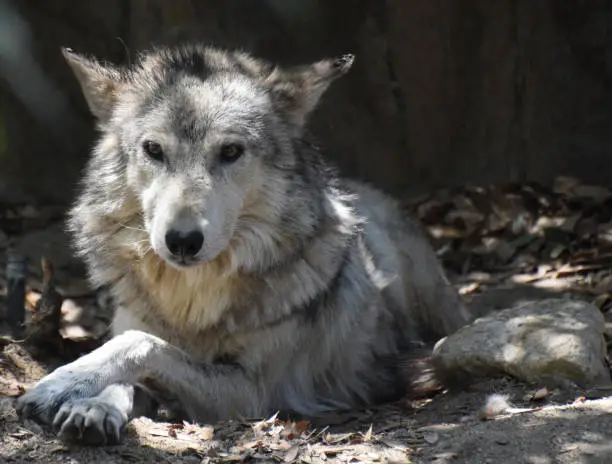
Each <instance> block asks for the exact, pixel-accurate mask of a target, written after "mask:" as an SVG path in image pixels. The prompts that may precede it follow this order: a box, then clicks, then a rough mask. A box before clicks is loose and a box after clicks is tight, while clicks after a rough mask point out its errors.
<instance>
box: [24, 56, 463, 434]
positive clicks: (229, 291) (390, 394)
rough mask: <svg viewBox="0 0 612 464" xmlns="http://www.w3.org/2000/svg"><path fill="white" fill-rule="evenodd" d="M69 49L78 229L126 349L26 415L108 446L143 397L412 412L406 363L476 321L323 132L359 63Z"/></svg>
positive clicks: (109, 354) (44, 389)
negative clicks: (332, 153) (330, 100)
mask: <svg viewBox="0 0 612 464" xmlns="http://www.w3.org/2000/svg"><path fill="white" fill-rule="evenodd" d="M64 53H65V56H66V59H67V61H68V63H69V64H70V66H71V67H72V69H73V71H74V73H75V75H76V77H77V79H78V80H79V82H80V84H81V87H82V89H83V93H84V95H85V98H86V100H87V102H88V104H89V107H90V109H91V111H92V113H93V114H94V115H95V117H96V118H97V121H98V127H99V131H100V134H99V138H98V140H97V143H96V145H95V148H94V149H93V153H92V156H91V159H90V161H89V163H88V165H87V168H86V171H85V175H84V179H83V182H82V191H81V193H80V195H79V196H78V199H77V201H76V203H75V205H74V207H73V208H72V210H71V213H70V219H69V228H70V230H71V232H72V234H73V236H74V240H75V244H76V248H77V249H78V252H79V254H80V256H81V257H82V258H83V259H84V260H85V261H86V263H87V266H88V270H89V274H90V277H91V281H92V284H93V285H95V286H107V287H108V288H109V289H110V291H111V292H112V295H113V298H114V301H115V303H116V305H117V310H116V315H115V318H114V322H113V334H114V337H113V338H112V339H111V340H110V341H108V342H107V343H106V344H105V345H104V346H102V347H101V348H99V349H98V350H96V351H94V352H92V353H91V354H89V355H86V356H84V357H82V358H80V359H79V360H77V361H75V362H74V363H71V364H69V365H67V366H64V367H61V368H59V369H58V370H56V371H55V372H53V373H51V374H50V375H49V376H47V377H45V378H44V379H43V380H42V381H41V382H40V383H39V384H38V385H37V386H36V387H35V388H34V389H32V390H30V391H28V392H27V393H26V394H25V395H23V396H22V398H21V399H20V402H19V410H20V412H21V413H22V414H24V415H29V416H34V417H36V418H38V419H39V420H41V421H42V422H47V423H54V424H55V426H56V427H58V429H59V430H60V435H61V436H62V437H64V438H67V439H69V438H78V439H83V440H85V441H88V442H91V443H104V442H108V441H116V440H117V439H119V437H120V433H121V430H122V428H123V426H124V424H125V423H126V421H127V420H128V419H129V417H131V416H132V415H134V414H135V412H134V408H135V405H134V398H135V391H136V397H138V396H139V395H140V394H142V393H143V392H145V393H144V394H145V395H153V396H155V397H156V399H158V400H161V401H170V400H171V399H174V403H175V404H178V405H179V406H180V408H181V409H182V411H183V412H184V413H185V414H187V415H188V416H189V417H190V418H192V419H196V420H204V421H212V420H219V419H225V418H229V417H235V416H238V415H243V416H249V417H254V416H261V415H264V414H269V413H272V412H274V411H276V410H285V411H293V412H297V413H300V414H304V415H310V416H312V415H319V414H323V413H325V412H327V411H330V410H334V409H338V408H351V407H355V406H359V405H364V404H371V403H374V402H377V401H381V400H385V399H392V398H397V397H398V396H399V395H401V394H402V393H403V391H404V387H405V386H406V384H405V382H403V381H402V380H401V379H400V376H399V370H400V369H399V367H400V361H399V360H400V359H401V358H402V356H403V354H405V353H407V352H409V351H410V350H411V349H412V348H414V346H416V345H418V343H420V342H433V341H435V340H437V339H438V338H439V337H442V336H444V335H446V334H449V333H451V332H454V331H455V330H456V329H458V328H459V327H461V326H462V325H463V324H464V323H465V322H466V321H467V319H468V314H467V312H466V310H465V308H464V307H463V306H462V304H461V302H460V300H459V298H458V296H457V294H456V293H455V291H454V290H453V289H452V287H451V286H450V285H449V283H448V282H447V280H446V278H445V276H444V273H443V271H442V269H441V267H440V265H439V263H438V261H437V258H436V256H435V254H434V252H433V250H432V249H431V247H430V245H429V243H428V241H427V239H426V237H425V236H424V235H423V234H422V233H421V231H420V230H419V226H418V225H417V224H416V223H415V222H413V221H412V220H410V219H407V218H406V217H405V215H403V214H402V213H401V212H400V210H399V208H398V206H397V205H396V203H395V202H394V201H393V200H392V199H391V198H389V197H388V196H386V195H384V194H383V193H381V192H380V191H378V190H376V189H374V188H371V187H369V186H366V185H364V184H362V183H359V182H355V181H349V180H345V179H342V178H340V177H339V176H338V175H337V173H336V172H335V170H334V169H333V168H332V167H331V166H330V164H329V163H328V162H327V160H325V159H324V158H323V156H322V155H321V153H320V152H319V150H318V149H317V148H316V147H315V146H313V144H312V143H311V142H310V141H309V139H308V136H307V135H306V131H305V128H304V126H305V124H306V122H307V120H308V117H309V116H310V114H311V112H312V111H313V110H314V108H315V106H316V105H317V102H318V101H319V99H320V97H321V96H322V94H323V93H324V92H325V90H326V89H327V87H328V86H329V84H330V83H331V82H332V81H334V80H335V79H336V78H337V77H340V76H341V75H343V74H345V73H346V72H347V71H348V70H349V68H350V67H351V64H352V62H353V57H352V56H350V55H345V56H342V57H339V58H336V59H328V60H322V61H320V62H317V63H314V64H311V65H305V66H298V67H293V68H288V69H283V68H281V67H279V66H276V65H274V64H272V63H268V62H266V61H264V60H261V59H256V58H254V57H251V56H249V55H247V54H245V53H242V52H229V51H222V50H217V49H214V48H209V47H205V46H200V45H189V46H182V47H176V48H171V49H165V48H164V49H157V50H153V51H151V52H148V53H146V54H144V55H143V56H142V57H141V59H140V60H139V61H138V63H137V64H135V65H133V66H132V67H130V68H126V69H124V68H118V67H115V66H112V65H109V64H102V63H99V62H97V61H95V60H93V59H88V58H85V57H83V56H80V55H77V54H75V53H73V52H71V51H68V50H66V51H65V52H64ZM375 155H376V154H373V156H375ZM135 386H137V388H136V389H135Z"/></svg>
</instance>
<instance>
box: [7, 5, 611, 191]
mask: <svg viewBox="0 0 612 464" xmlns="http://www.w3.org/2000/svg"><path fill="white" fill-rule="evenodd" d="M611 25H612V3H610V2H609V1H607V0H589V1H586V0H573V1H571V2H558V1H554V0H542V1H538V2H532V1H528V0H498V1H495V2H490V1H488V0H427V1H424V0H423V1H414V0H386V1H382V0H334V1H324V0H224V1H215V0H198V1H195V0H173V1H164V0H106V1H104V2H100V1H98V0H80V1H78V2H75V1H72V0H54V1H41V0H19V1H15V0H13V1H10V0H0V34H1V35H2V36H1V37H0V166H2V167H1V168H0V187H1V188H0V193H2V192H3V193H4V194H3V195H0V199H5V200H11V199H13V200H15V198H18V197H19V196H20V195H21V196H23V195H26V196H31V197H33V198H34V199H36V200H38V201H42V202H50V201H59V202H66V201H68V200H70V198H71V197H72V195H73V188H74V185H75V181H76V179H77V178H78V175H79V172H80V169H81V167H82V165H83V162H84V159H85V157H86V152H87V149H88V147H89V146H90V144H91V137H92V135H93V132H92V121H91V118H90V116H89V114H88V112H87V111H86V108H85V104H84V101H83V98H82V97H81V95H80V92H79V90H78V88H77V84H76V81H75V79H74V78H73V76H72V75H71V74H70V72H69V69H68V66H67V65H66V64H65V63H64V62H63V59H62V57H61V55H60V53H59V47H60V46H69V47H71V48H74V49H76V50H78V51H80V52H86V53H92V54H95V55H96V56H99V57H101V58H105V59H109V60H112V61H114V62H117V63H126V62H128V61H129V60H130V59H133V58H134V56H135V55H136V53H137V52H138V50H140V49H142V48H143V47H147V46H148V45H149V44H150V43H152V42H160V41H168V40H174V39H176V38H178V37H180V36H185V35H186V34H190V36H196V37H199V38H201V39H203V40H206V41H209V42H211V43H215V44H217V45H222V46H230V47H232V46H239V47H243V48H247V49H249V50H252V51H253V52H255V53H257V54H260V55H262V56H264V57H266V58H269V59H274V60H279V61H280V62H282V63H297V62H303V61H309V60H316V59H319V58H321V57H323V56H326V55H331V54H339V53H344V52H348V51H350V52H353V53H355V54H356V55H357V61H356V64H355V67H354V69H353V70H352V72H351V73H350V74H349V75H348V76H347V77H346V78H344V80H343V81H342V82H338V83H337V84H336V85H335V86H334V87H333V89H332V90H331V91H330V92H329V94H328V95H327V98H326V99H325V101H324V103H323V104H322V107H321V108H320V110H319V112H318V113H317V115H316V116H315V119H314V120H313V123H312V129H313V130H314V131H315V133H316V134H318V135H319V137H320V139H321V140H322V142H323V143H324V145H325V146H326V147H327V148H328V151H329V156H330V157H331V158H333V159H335V160H336V161H338V162H339V163H340V164H341V166H342V167H343V168H344V169H345V171H346V172H347V173H349V174H352V175H356V176H359V177H362V178H365V179H367V180H370V181H372V182H374V183H376V184H378V185H379V186H381V187H383V188H386V189H387V190H390V191H392V192H404V191H406V190H417V191H418V190H425V189H431V188H432V187H441V186H449V185H463V184H466V183H473V184H480V185H482V184H488V183H491V182H499V181H524V180H532V181H541V182H545V183H546V182H549V181H550V180H551V179H552V177H553V175H572V176H576V177H579V178H582V179H584V180H585V181H587V182H595V183H606V182H607V181H608V178H609V177H608V176H609V174H608V172H609V170H610V168H611V167H612V157H611V156H609V155H610V150H611V148H610V147H612V105H611V104H610V103H611V97H612V30H611V28H612V26H611ZM5 197H6V198H5Z"/></svg>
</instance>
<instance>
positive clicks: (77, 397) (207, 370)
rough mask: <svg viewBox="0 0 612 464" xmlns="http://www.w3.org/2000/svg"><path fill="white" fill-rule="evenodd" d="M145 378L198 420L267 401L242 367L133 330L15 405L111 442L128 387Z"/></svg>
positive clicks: (124, 414) (124, 413)
mask: <svg viewBox="0 0 612 464" xmlns="http://www.w3.org/2000/svg"><path fill="white" fill-rule="evenodd" d="M139 380H142V381H147V380H151V381H153V382H154V383H156V384H159V385H162V386H163V387H164V388H166V389H167V390H169V391H170V392H172V393H173V394H174V395H176V396H178V397H179V398H181V401H182V403H183V405H184V408H185V410H186V411H187V412H188V413H189V414H190V416H192V418H194V419H195V418H200V419H204V418H205V419H207V420H215V419H218V418H220V417H224V416H228V415H232V414H233V413H237V412H242V413H245V414H252V413H256V412H257V407H259V406H260V405H261V403H260V402H259V401H258V397H259V395H258V392H259V389H258V388H257V386H256V383H255V382H253V381H251V380H249V379H248V378H247V375H246V373H245V372H244V371H243V370H242V369H241V368H240V367H236V366H229V365H221V366H217V365H213V366H206V365H202V364H200V363H197V362H196V361H194V360H192V359H190V358H189V357H188V356H187V354H185V353H184V352H183V351H181V350H180V349H178V348H176V347H174V346H172V345H170V344H168V343H166V342H165V341H163V340H162V339H160V338H158V337H155V336H153V335H150V334H148V333H145V332H140V331H133V330H132V331H127V332H124V333H123V334H121V335H118V336H117V337H115V338H113V339H111V340H110V341H108V342H107V343H105V344H104V345H103V346H101V347H100V348H98V349H97V350H94V351H93V352H91V353H90V354H88V355H86V356H83V357H82V358H79V359H78V360H76V361H74V362H73V363H70V364H67V365H66V366H62V367H60V368H58V369H56V370H55V371H54V372H52V373H51V374H49V375H48V376H46V377H45V378H43V379H42V380H41V381H40V382H39V383H38V384H37V385H36V386H35V387H34V388H33V389H32V390H29V391H28V392H26V393H25V394H24V395H23V396H21V398H19V401H18V404H17V409H18V411H19V412H20V414H21V415H22V416H26V417H28V416H29V417H34V418H35V419H38V420H39V421H41V422H43V423H47V424H50V423H53V424H54V425H55V426H56V427H59V428H60V431H61V432H60V436H61V437H62V438H66V439H68V438H74V437H75V436H76V438H80V439H84V440H87V436H85V434H84V430H85V429H87V430H88V429H93V430H92V431H91V432H90V435H93V436H94V437H96V438H99V437H98V435H99V434H100V433H103V438H104V440H102V442H104V441H113V440H114V439H115V438H116V436H117V434H116V431H117V427H115V426H116V425H117V424H119V428H121V427H122V426H123V425H124V424H125V422H126V421H127V418H128V416H129V414H130V412H131V410H132V398H133V390H130V389H129V387H127V386H129V385H134V384H135V383H137V382H138V381H139ZM90 411H91V412H90ZM86 422H87V424H90V426H89V427H84V426H85V424H86ZM93 441H96V440H93Z"/></svg>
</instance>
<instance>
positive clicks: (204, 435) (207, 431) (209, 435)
mask: <svg viewBox="0 0 612 464" xmlns="http://www.w3.org/2000/svg"><path fill="white" fill-rule="evenodd" d="M214 436H215V429H214V427H211V426H205V427H202V430H201V431H200V438H201V439H202V440H205V441H208V440H212V439H213V438H214Z"/></svg>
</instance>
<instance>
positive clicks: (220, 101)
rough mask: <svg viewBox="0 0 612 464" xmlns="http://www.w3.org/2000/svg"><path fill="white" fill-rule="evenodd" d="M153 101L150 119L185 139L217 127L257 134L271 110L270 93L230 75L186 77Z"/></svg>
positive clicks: (249, 81) (246, 79)
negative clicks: (169, 127) (257, 129)
mask: <svg viewBox="0 0 612 464" xmlns="http://www.w3.org/2000/svg"><path fill="white" fill-rule="evenodd" d="M153 102H154V103H153V105H152V106H148V111H146V112H147V113H148V114H147V116H146V119H148V120H149V121H150V122H152V123H154V124H156V125H159V124H163V125H164V126H166V127H168V126H171V128H172V130H173V132H175V133H176V134H177V135H183V136H194V135H198V133H203V132H205V131H208V130H211V129H215V128H216V129H222V130H223V129H229V130H233V131H240V130H241V129H242V130H246V131H253V130H255V129H256V127H257V126H259V125H260V123H261V121H262V119H263V118H264V116H265V115H266V113H268V112H269V111H270V101H269V98H268V96H267V94H266V93H265V92H264V91H263V90H262V89H260V88H258V87H257V85H256V84H255V83H254V82H252V81H251V80H250V79H248V78H246V77H242V76H232V75H226V74H217V75H213V76H210V77H209V78H208V79H206V80H200V79H198V78H197V77H193V76H185V77H183V78H182V79H180V80H177V81H176V82H175V83H174V84H173V85H172V86H171V87H169V88H168V89H166V91H165V92H164V96H163V98H157V99H155V100H154V101H153Z"/></svg>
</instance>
